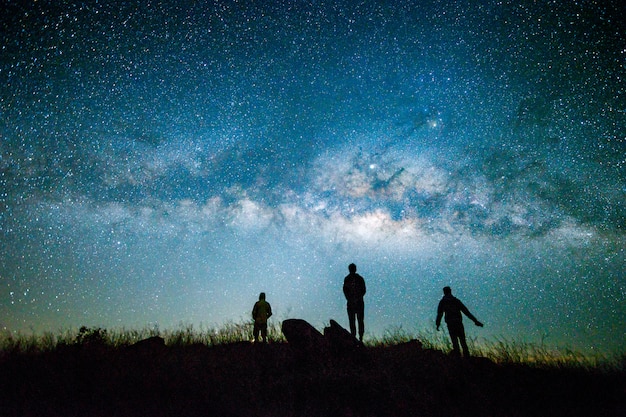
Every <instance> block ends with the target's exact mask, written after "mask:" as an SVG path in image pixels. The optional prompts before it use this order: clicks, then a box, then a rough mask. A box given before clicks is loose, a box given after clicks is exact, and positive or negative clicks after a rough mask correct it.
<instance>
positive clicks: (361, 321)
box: [356, 302, 365, 342]
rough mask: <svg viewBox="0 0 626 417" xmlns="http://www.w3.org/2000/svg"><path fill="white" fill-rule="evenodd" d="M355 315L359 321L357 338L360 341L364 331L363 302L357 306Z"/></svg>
mask: <svg viewBox="0 0 626 417" xmlns="http://www.w3.org/2000/svg"><path fill="white" fill-rule="evenodd" d="M356 317H357V320H358V322H359V340H360V341H361V342H362V341H363V334H364V333H365V304H364V303H363V302H361V303H359V305H358V306H357V312H356Z"/></svg>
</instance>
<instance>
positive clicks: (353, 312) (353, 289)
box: [343, 264, 365, 342]
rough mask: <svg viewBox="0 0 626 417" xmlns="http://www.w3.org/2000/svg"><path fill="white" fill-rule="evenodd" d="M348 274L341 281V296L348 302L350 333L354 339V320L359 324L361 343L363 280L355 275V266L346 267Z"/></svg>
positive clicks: (363, 328) (363, 305) (363, 327)
mask: <svg viewBox="0 0 626 417" xmlns="http://www.w3.org/2000/svg"><path fill="white" fill-rule="evenodd" d="M348 271H350V273H349V274H348V275H347V276H346V278H345V279H344V281H343V294H344V295H345V296H346V300H347V301H348V321H349V322H350V333H351V334H352V336H353V337H355V338H356V324H355V319H356V321H358V323H359V340H360V341H361V342H362V341H363V333H364V332H365V325H364V323H363V318H364V316H365V303H364V302H363V296H364V295H365V280H364V279H363V277H362V276H361V275H359V274H357V273H356V265H355V264H350V265H348Z"/></svg>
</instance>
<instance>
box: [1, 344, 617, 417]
mask: <svg viewBox="0 0 626 417" xmlns="http://www.w3.org/2000/svg"><path fill="white" fill-rule="evenodd" d="M625 376H626V375H625V373H624V371H618V370H609V371H607V370H604V371H602V370H585V369H579V368H574V367H569V368H565V369H558V368H556V367H554V368H545V367H544V368H533V367H530V366H526V365H496V364H494V363H492V362H491V361H489V360H487V359H483V358H470V359H467V360H462V359H457V358H452V357H449V356H447V355H444V354H443V353H441V352H438V351H433V350H422V349H420V347H419V344H418V343H417V342H414V343H406V344H398V345H394V346H387V347H379V348H372V347H369V348H361V349H360V350H359V351H356V352H351V353H349V354H345V355H343V357H335V356H333V355H329V354H328V353H325V354H321V355H318V354H315V353H313V354H305V353H302V352H296V351H294V350H293V348H292V347H291V346H290V345H288V344H287V343H276V344H270V345H253V344H250V343H243V342H242V343H233V344H227V345H222V346H215V347H207V346H204V345H187V346H179V347H176V346H169V347H165V346H163V345H158V344H156V345H145V346H143V347H130V348H129V347H126V348H111V347H106V346H98V345H95V346H89V345H76V346H74V345H72V346H65V347H63V346H61V347H58V348H57V349H56V350H54V351H51V352H45V353H33V354H28V353H4V354H3V356H1V357H0V415H2V416H63V417H67V416H223V417H229V416H233V417H234V416H298V417H306V416H394V417H397V416H412V417H416V416H507V417H517V416H533V417H535V416H568V417H572V416H626V378H625Z"/></svg>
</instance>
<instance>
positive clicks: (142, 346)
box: [128, 336, 165, 355]
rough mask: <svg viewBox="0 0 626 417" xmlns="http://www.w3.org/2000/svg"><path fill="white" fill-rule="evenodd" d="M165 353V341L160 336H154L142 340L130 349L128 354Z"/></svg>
mask: <svg viewBox="0 0 626 417" xmlns="http://www.w3.org/2000/svg"><path fill="white" fill-rule="evenodd" d="M164 351H165V340H164V339H163V338H162V337H159V336H152V337H149V338H147V339H143V340H140V341H139V342H137V343H134V344H132V345H130V346H129V347H128V352H129V353H132V354H135V355H157V354H161V353H163V352H164Z"/></svg>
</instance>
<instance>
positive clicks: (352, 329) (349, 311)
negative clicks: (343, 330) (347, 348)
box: [348, 305, 356, 337]
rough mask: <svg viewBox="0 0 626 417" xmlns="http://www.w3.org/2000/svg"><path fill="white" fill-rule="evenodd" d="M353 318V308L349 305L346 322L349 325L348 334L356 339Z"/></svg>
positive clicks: (354, 313)
mask: <svg viewBox="0 0 626 417" xmlns="http://www.w3.org/2000/svg"><path fill="white" fill-rule="evenodd" d="M355 316H356V311H354V308H352V306H351V305H348V322H349V323H350V334H352V336H353V337H356V323H355V318H356V317H355Z"/></svg>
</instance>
